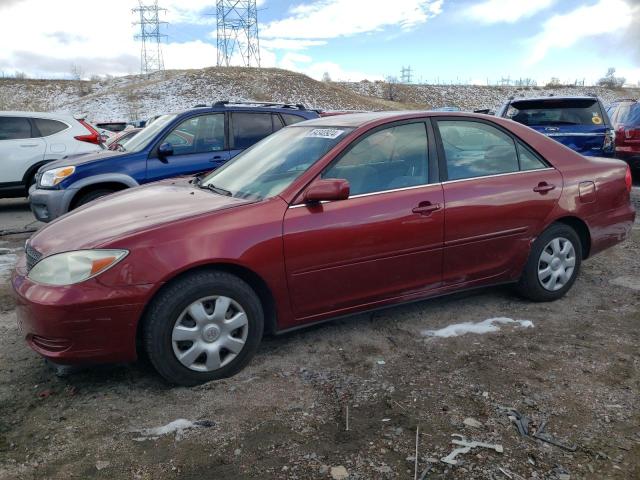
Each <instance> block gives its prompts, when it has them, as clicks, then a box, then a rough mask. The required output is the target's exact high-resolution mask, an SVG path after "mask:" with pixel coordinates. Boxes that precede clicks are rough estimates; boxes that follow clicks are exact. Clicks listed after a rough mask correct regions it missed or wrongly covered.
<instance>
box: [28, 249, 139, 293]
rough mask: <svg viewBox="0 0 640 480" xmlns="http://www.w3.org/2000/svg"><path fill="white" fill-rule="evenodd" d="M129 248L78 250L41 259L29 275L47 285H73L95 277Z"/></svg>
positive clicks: (123, 255) (124, 254)
mask: <svg viewBox="0 0 640 480" xmlns="http://www.w3.org/2000/svg"><path fill="white" fill-rule="evenodd" d="M128 253H129V252H128V251H127V250H76V251H75V252H65V253H58V254H56V255H51V256H50V257H45V258H43V259H42V260H40V261H39V262H38V263H36V265H35V266H34V267H33V268H32V269H31V271H30V272H29V275H28V277H29V278H30V279H31V280H33V281H35V282H38V283H44V284H46V285H72V284H74V283H79V282H83V281H85V280H88V279H89V278H92V277H95V276H96V275H99V274H100V273H102V272H104V271H105V270H108V269H109V268H111V267H113V266H114V265H115V264H116V263H118V262H119V261H120V260H122V259H123V258H124V257H126V256H127V254H128Z"/></svg>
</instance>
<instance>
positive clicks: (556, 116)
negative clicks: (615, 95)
mask: <svg viewBox="0 0 640 480" xmlns="http://www.w3.org/2000/svg"><path fill="white" fill-rule="evenodd" d="M507 117H509V118H510V119H511V120H515V121H516V122H519V123H522V124H524V125H529V126H536V125H537V126H539V125H603V124H604V118H603V116H602V110H601V109H600V104H599V103H598V101H597V100H595V99H584V100H583V99H575V100H574V99H571V100H562V99H549V100H547V99H545V100H529V101H516V102H513V103H512V104H511V106H510V107H509V111H508V112H507Z"/></svg>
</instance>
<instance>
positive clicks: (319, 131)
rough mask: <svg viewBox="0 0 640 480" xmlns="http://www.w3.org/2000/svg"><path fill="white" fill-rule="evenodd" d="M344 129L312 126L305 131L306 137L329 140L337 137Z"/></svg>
mask: <svg viewBox="0 0 640 480" xmlns="http://www.w3.org/2000/svg"><path fill="white" fill-rule="evenodd" d="M343 132H344V130H337V129H335V128H314V129H313V130H311V131H310V132H309V133H307V135H306V136H307V137H311V138H327V139H329V140H334V139H336V138H338V137H339V136H340V135H342V133H343Z"/></svg>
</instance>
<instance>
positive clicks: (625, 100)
mask: <svg viewBox="0 0 640 480" xmlns="http://www.w3.org/2000/svg"><path fill="white" fill-rule="evenodd" d="M637 101H638V100H636V99H635V98H616V99H614V100H613V101H612V102H611V103H619V102H637Z"/></svg>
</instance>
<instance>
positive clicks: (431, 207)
mask: <svg viewBox="0 0 640 480" xmlns="http://www.w3.org/2000/svg"><path fill="white" fill-rule="evenodd" d="M436 210H440V204H439V203H431V202H420V203H419V204H418V206H417V207H413V209H412V210H411V211H412V212H413V213H418V214H420V215H431V212H435V211H436Z"/></svg>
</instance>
